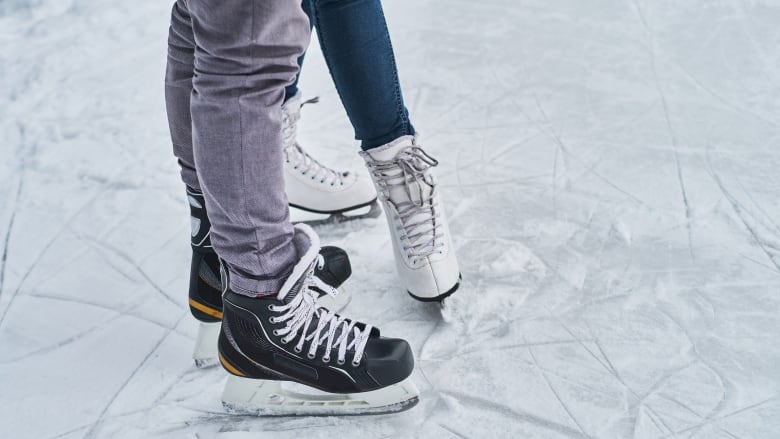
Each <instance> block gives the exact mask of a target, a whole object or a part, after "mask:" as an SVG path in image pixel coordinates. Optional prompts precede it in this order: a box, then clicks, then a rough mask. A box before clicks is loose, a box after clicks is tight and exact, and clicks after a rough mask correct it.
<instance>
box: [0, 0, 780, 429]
mask: <svg viewBox="0 0 780 439" xmlns="http://www.w3.org/2000/svg"><path fill="white" fill-rule="evenodd" d="M170 3H171V2H170V0H169V1H152V0H142V1H134V2H107V1H98V0H36V1H19V0H4V1H2V2H0V78H1V79H0V157H2V160H0V250H1V251H2V253H1V254H2V263H1V264H0V437H3V438H35V439H41V438H82V437H85V438H103V437H116V438H139V437H143V438H179V437H183V438H213V437H219V438H257V437H274V438H277V439H284V438H301V437H306V438H333V437H338V438H343V439H347V438H360V439H366V438H379V437H382V438H388V437H404V438H405V437H420V438H485V437H502V438H503V437H507V438H509V437H511V438H521V437H522V438H568V437H570V438H583V437H594V438H626V437H635V438H642V439H644V438H664V437H679V438H697V439H704V438H707V439H709V438H732V439H733V438H743V439H745V438H776V437H780V399H779V397H778V392H780V342H778V335H780V312H779V309H780V295H778V288H780V196H779V194H780V173H779V172H778V169H780V149H779V148H778V142H780V104H779V103H780V55H778V54H779V53H780V52H778V48H777V42H778V40H779V39H780V27H778V26H777V23H779V22H780V3H778V2H777V1H776V0H744V1H736V0H733V1H730V0H715V1H711V0H689V1H684V2H669V1H664V2H661V1H651V0H636V1H631V0H624V1H618V0H598V1H588V2H583V1H578V0H557V1H545V0H526V1H517V0H483V1H452V0H426V1H420V0H394V1H387V2H385V3H386V4H385V8H386V12H387V15H388V20H389V22H390V27H391V32H392V35H393V37H394V43H395V47H396V50H397V52H398V64H399V67H400V72H401V79H402V82H403V88H404V91H405V95H406V99H407V103H408V106H409V108H410V111H411V114H412V115H413V120H414V123H415V126H417V127H418V129H419V130H420V132H421V133H422V136H423V137H422V140H423V144H424V145H425V146H426V147H427V148H428V149H429V150H430V152H431V153H432V154H433V155H434V156H436V157H438V158H439V159H440V161H441V165H440V167H439V168H438V174H439V176H440V180H441V182H442V185H441V188H442V192H443V195H444V197H445V199H446V200H447V206H448V210H449V214H450V217H451V226H452V230H453V234H454V235H455V243H456V246H457V249H458V253H459V256H460V260H461V265H462V269H463V279H464V284H463V286H462V290H461V291H460V292H459V293H458V294H457V295H456V296H455V297H454V298H453V300H452V301H451V302H450V303H449V304H448V306H447V308H446V309H445V310H444V312H443V316H442V313H441V312H440V311H439V310H438V309H436V307H433V306H425V305H421V304H419V303H416V302H413V301H412V300H411V299H410V298H409V297H408V296H407V295H406V294H405V293H404V292H403V291H401V290H400V289H399V288H398V287H397V286H396V285H395V277H394V276H395V275H394V272H393V262H392V259H391V255H390V254H389V253H388V252H387V244H388V241H387V240H388V238H387V234H386V230H385V224H384V222H383V221H384V220H383V219H382V218H379V219H375V220H369V221H365V222H362V223H353V224H350V225H347V226H328V227H326V228H321V229H320V233H321V236H322V238H323V241H324V242H326V243H332V244H336V245H341V246H344V247H345V248H346V249H347V250H348V251H349V252H350V253H351V255H352V260H353V262H354V265H355V270H354V279H355V281H354V283H353V288H358V286H359V288H360V289H359V290H356V289H353V291H354V292H355V299H354V301H353V303H352V305H351V312H352V313H353V314H355V315H357V316H359V317H361V318H365V319H367V320H370V321H372V322H375V323H377V324H378V325H379V326H380V327H381V328H382V330H383V331H384V332H385V333H387V334H393V335H396V336H401V337H405V338H407V339H409V340H410V342H411V343H412V344H413V346H414V348H415V353H416V357H417V365H418V366H417V370H416V372H415V379H416V381H417V383H418V385H419V387H420V389H421V391H422V401H421V403H420V405H419V406H417V407H416V408H415V409H414V410H411V411H409V412H405V413H403V414H399V415H396V416H383V417H376V418H359V419H346V418H316V419H315V418H297V419H296V418H283V419H271V420H268V419H256V418H248V417H231V416H228V415H226V414H224V413H223V411H222V408H221V405H220V403H219V393H220V391H221V387H222V384H223V382H224V380H225V373H224V372H223V371H222V370H221V369H212V370H207V371H201V370H196V369H195V368H194V367H193V366H192V364H191V361H190V350H191V347H192V343H193V336H194V333H195V322H194V321H193V319H192V318H191V317H190V316H189V314H188V312H187V310H186V308H185V305H186V301H185V294H186V293H185V291H186V279H187V270H188V267H189V265H188V263H189V262H188V257H189V253H188V252H189V247H188V213H187V207H186V203H185V201H184V191H183V187H182V185H181V183H180V181H179V180H178V175H177V166H176V163H175V161H174V159H173V158H172V154H171V147H170V144H169V138H168V132H167V125H166V119H165V112H164V104H163V94H162V78H163V71H164V63H165V51H166V46H165V41H166V33H167V19H168V17H167V14H168V11H169V7H170ZM316 44H317V43H316V41H315V42H314V43H313V46H312V49H311V51H310V56H309V57H308V58H307V62H306V66H305V69H304V76H303V90H304V94H305V95H306V96H308V97H311V96H314V95H319V96H320V97H321V103H320V104H318V105H311V106H307V107H306V108H305V109H304V115H303V127H302V133H301V137H302V142H303V143H304V145H305V146H306V147H308V148H310V149H312V150H313V151H315V152H316V153H317V156H323V157H327V160H326V161H327V162H329V163H331V164H338V163H344V164H348V165H356V166H359V165H360V159H359V158H358V157H357V155H356V154H355V152H356V150H357V148H356V146H355V142H354V141H352V140H351V139H352V132H351V129H350V126H349V124H348V121H347V119H346V116H345V114H344V112H343V110H342V109H341V107H340V103H339V100H338V97H337V94H336V92H335V90H334V88H333V86H332V83H331V81H330V78H329V76H328V75H327V69H326V67H325V64H324V62H323V60H322V57H321V55H320V54H319V49H318V47H317V45H316ZM268 432H272V433H268ZM271 434H273V436H271Z"/></svg>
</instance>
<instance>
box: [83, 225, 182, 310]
mask: <svg viewBox="0 0 780 439" xmlns="http://www.w3.org/2000/svg"><path fill="white" fill-rule="evenodd" d="M84 239H85V240H86V241H87V242H89V243H91V244H92V245H93V246H94V247H96V249H97V250H98V251H101V249H103V250H108V251H110V252H111V253H113V254H115V255H117V256H118V257H119V258H121V259H122V260H124V261H125V262H126V263H127V264H129V265H130V266H131V267H133V268H134V269H135V271H137V272H138V274H140V275H141V277H143V278H144V280H146V282H147V283H148V284H149V285H150V286H151V287H152V288H154V290H155V291H156V292H157V293H159V294H160V295H161V296H162V297H163V298H164V299H165V300H167V301H168V302H170V303H172V304H173V305H174V306H176V307H177V308H181V307H182V304H181V303H180V302H179V301H178V300H176V299H174V298H172V297H171V296H169V295H167V294H166V293H165V291H163V289H162V288H161V287H160V286H159V285H157V283H156V282H155V281H154V280H152V278H150V277H149V275H148V274H146V271H144V270H143V268H141V266H140V265H138V264H137V263H136V262H135V261H133V259H132V258H131V257H130V255H128V254H127V253H125V252H123V251H122V250H120V249H118V248H116V247H114V246H113V245H111V244H107V243H105V242H100V241H98V240H96V239H93V238H88V237H85V238H84ZM101 252H102V251H101Z"/></svg>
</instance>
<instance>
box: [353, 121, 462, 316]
mask: <svg viewBox="0 0 780 439" xmlns="http://www.w3.org/2000/svg"><path fill="white" fill-rule="evenodd" d="M360 155H361V156H362V157H363V158H364V159H365V161H366V166H367V167H368V170H369V172H370V173H371V177H372V178H373V180H374V185H375V186H376V190H377V193H378V194H379V199H380V201H381V202H382V207H384V211H385V215H386V216H387V224H388V226H389V227H390V235H391V237H392V242H393V250H394V253H395V262H396V267H397V268H398V274H399V275H400V276H401V280H402V282H403V285H404V286H405V287H406V289H407V291H408V292H409V294H411V295H412V297H414V298H415V299H418V300H422V301H440V300H442V299H444V298H445V297H447V296H449V295H450V294H452V293H454V292H455V290H456V289H457V288H458V285H459V284H460V271H459V269H458V261H457V258H456V257H455V251H454V249H453V247H452V238H451V236H450V232H449V229H448V227H447V219H446V217H445V215H444V208H443V206H442V204H441V200H440V199H439V192H438V190H437V188H436V181H435V179H434V178H433V175H432V174H431V168H432V167H434V166H436V165H438V162H437V161H436V160H435V159H434V158H433V157H431V156H430V155H428V154H427V153H426V152H425V151H424V150H423V149H422V148H420V146H418V145H417V144H416V141H415V138H414V137H413V136H404V137H400V138H398V139H396V140H394V141H392V142H390V143H388V144H387V145H383V146H380V147H378V148H374V149H371V150H369V151H366V152H361V153H360Z"/></svg>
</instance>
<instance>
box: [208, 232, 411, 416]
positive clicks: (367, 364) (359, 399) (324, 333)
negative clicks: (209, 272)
mask: <svg viewBox="0 0 780 439" xmlns="http://www.w3.org/2000/svg"><path fill="white" fill-rule="evenodd" d="M295 227H296V233H303V234H306V235H307V236H308V237H309V240H310V243H311V247H310V248H309V250H308V251H307V252H306V254H305V255H304V256H303V258H301V260H300V261H299V262H298V263H297V265H296V266H295V268H294V269H293V272H292V274H291V275H290V277H289V278H288V280H287V281H286V282H285V284H284V286H283V287H282V291H280V292H279V294H278V295H273V296H268V297H262V298H250V297H246V296H242V295H239V294H236V293H234V292H232V291H230V290H227V291H226V292H225V294H224V297H223V299H224V316H223V320H222V330H221V332H220V335H219V360H220V362H221V363H222V366H223V367H224V368H225V369H226V370H227V371H228V372H229V373H230V376H229V378H228V382H227V384H226V386H225V390H224V392H223V395H222V402H223V405H224V407H225V408H226V409H227V410H228V411H229V412H232V413H247V414H254V415H262V416H271V415H357V414H378V413H390V412H396V411H401V410H405V409H408V408H411V407H413V406H414V405H415V404H416V403H417V402H418V398H419V392H418V391H417V388H416V387H415V385H414V383H413V382H412V381H411V378H410V375H411V373H412V370H413V369H414V358H413V354H412V350H411V348H410V347H409V344H408V343H407V342H406V341H404V340H400V339H392V338H385V337H380V335H379V330H378V329H377V328H374V327H373V326H371V325H367V324H364V323H360V322H357V321H354V320H351V319H348V318H345V317H342V316H340V315H338V314H335V313H334V312H332V311H329V310H328V309H326V308H323V307H321V306H319V305H318V304H317V293H316V292H315V290H317V289H328V288H330V287H329V286H328V285H326V284H324V282H322V280H320V279H319V278H318V277H317V276H316V274H315V265H316V259H317V250H318V246H319V239H318V238H317V236H316V234H314V232H313V231H312V230H311V228H310V227H308V226H306V225H302V224H299V225H297V226H295ZM224 273H225V272H224V270H223V277H226V276H227V275H226V274H224ZM225 283H227V282H225ZM283 385H286V386H290V385H292V386H295V385H297V386H298V388H299V389H302V390H298V391H294V390H291V389H288V388H285V387H283ZM301 385H302V386H301ZM307 388H308V389H307Z"/></svg>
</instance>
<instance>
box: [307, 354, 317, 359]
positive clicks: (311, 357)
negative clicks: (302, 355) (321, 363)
mask: <svg viewBox="0 0 780 439" xmlns="http://www.w3.org/2000/svg"><path fill="white" fill-rule="evenodd" d="M316 356H317V354H314V355H312V354H306V358H308V359H309V360H313V359H314V357H316Z"/></svg>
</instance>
